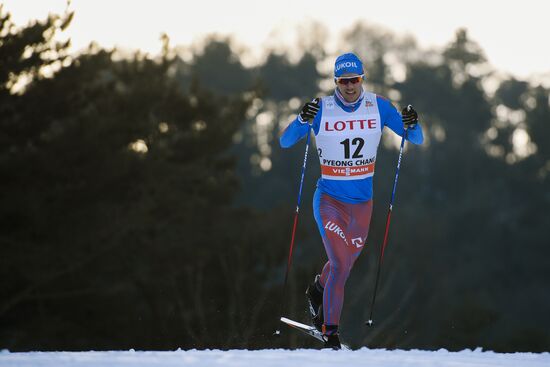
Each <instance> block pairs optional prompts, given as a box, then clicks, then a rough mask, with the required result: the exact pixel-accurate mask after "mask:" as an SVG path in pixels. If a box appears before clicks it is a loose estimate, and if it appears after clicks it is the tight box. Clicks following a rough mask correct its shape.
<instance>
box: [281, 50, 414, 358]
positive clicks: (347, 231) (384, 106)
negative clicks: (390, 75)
mask: <svg viewBox="0 0 550 367" xmlns="http://www.w3.org/2000/svg"><path fill="white" fill-rule="evenodd" d="M364 76H365V73H364V69H363V64H362V62H361V60H360V59H359V58H358V57H357V56H356V55H355V54H353V53H346V54H343V55H340V56H339V57H338V58H337V59H336V62H335V65H334V81H335V84H336V89H335V91H334V94H333V95H331V96H325V97H322V98H316V99H314V100H313V101H311V102H307V103H306V104H305V105H304V106H303V107H302V110H301V111H300V113H299V115H298V116H297V117H296V119H294V120H293V121H292V122H291V123H290V124H289V125H288V127H287V128H286V129H285V130H284V131H283V133H282V134H281V137H280V145H281V146H282V147H283V148H288V147H291V146H292V145H294V144H295V143H296V142H298V141H299V140H300V139H301V138H303V137H304V136H305V135H306V134H308V133H309V129H310V128H312V130H313V132H314V134H315V141H316V146H317V154H318V156H319V161H320V165H321V177H320V178H319V180H318V181H317V189H316V191H315V194H314V197H313V213H314V217H315V221H316V222H317V226H318V228H319V232H320V234H321V238H322V241H323V245H324V247H325V251H326V253H327V257H328V261H327V263H326V264H325V265H324V267H323V269H322V271H321V274H319V275H317V276H316V277H315V280H314V281H313V283H312V284H310V285H309V286H308V288H307V290H306V296H307V299H308V303H309V309H310V313H311V317H312V321H313V324H314V325H315V327H316V328H317V329H318V330H319V331H321V332H322V333H323V340H324V341H325V346H326V347H330V348H334V349H340V348H341V344H340V339H339V336H338V325H339V323H340V314H341V311H342V305H343V301H344V287H345V283H346V280H347V278H348V276H349V274H350V271H351V268H352V266H353V264H354V262H355V260H356V259H357V257H358V256H359V254H360V253H361V250H362V249H363V247H364V246H365V243H366V242H365V241H366V239H367V235H368V231H369V224H370V220H371V214H372V196H373V192H372V180H373V175H374V166H375V162H376V155H377V150H378V145H379V143H380V138H381V136H382V130H383V128H384V127H385V126H387V127H389V128H390V129H391V130H392V131H393V132H395V133H396V134H398V135H399V136H403V134H404V133H405V129H406V130H407V135H406V139H407V140H409V141H410V142H411V143H413V144H422V142H423V140H424V138H423V134H422V128H421V126H420V124H419V123H418V114H417V113H416V111H415V110H414V109H413V108H412V107H409V108H408V109H403V111H402V115H400V114H399V112H398V111H397V110H396V108H395V107H394V106H393V105H392V104H391V102H390V101H389V100H388V99H386V98H384V97H381V96H378V95H376V94H374V93H371V92H367V91H365V90H364V89H363V86H362V81H363V80H364Z"/></svg>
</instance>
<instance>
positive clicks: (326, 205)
mask: <svg viewBox="0 0 550 367" xmlns="http://www.w3.org/2000/svg"><path fill="white" fill-rule="evenodd" d="M313 213H314V216H315V220H316V222H317V226H318V227H319V232H320V233H321V238H322V239H323V244H324V246H325V251H326V253H327V257H328V261H327V263H326V264H325V266H324V267H323V271H322V272H321V279H320V283H321V286H323V287H324V289H325V291H324V294H323V314H324V323H325V325H339V323H340V314H341V313H342V305H343V303H344V287H345V284H346V280H347V279H348V276H349V274H350V271H351V268H352V267H353V264H354V262H355V260H356V259H357V257H358V256H359V254H360V253H361V250H362V249H363V247H364V246H365V241H366V240H367V235H368V232H369V225H370V220H371V215H372V200H369V201H367V202H364V203H357V204H350V203H344V202H341V201H339V200H337V199H334V198H333V197H331V196H329V195H327V194H323V193H320V192H319V190H317V191H316V192H315V195H314V197H313Z"/></svg>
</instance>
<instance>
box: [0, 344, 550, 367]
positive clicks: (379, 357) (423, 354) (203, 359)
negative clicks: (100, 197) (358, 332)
mask: <svg viewBox="0 0 550 367" xmlns="http://www.w3.org/2000/svg"><path fill="white" fill-rule="evenodd" d="M0 366H1V367H8V366H9V367H27V366H33V367H37V366H38V367H39V366H44V367H68V366H71V367H73V366H76V367H79V366H86V367H115V366H121V367H130V366H131V367H133V366H162V367H173V366H174V367H175V366H177V367H182V366H190V367H216V366H235V367H274V366H277V367H279V366H284V367H292V366H297V367H322V366H330V367H334V366H345V367H353V366H369V367H373V366H376V367H412V366H414V367H466V366H467V367H493V366H494V367H497V366H498V367H549V366H550V353H541V354H536V353H511V354H502V353H494V352H482V351H480V350H475V351H471V350H464V351H461V352H448V351H446V350H439V351H435V352H430V351H421V350H411V351H404V350H392V351H390V350H384V349H366V348H363V349H360V350H356V351H332V350H312V349H299V350H283V349H272V350H257V351H249V350H229V351H221V350H189V351H182V350H177V351H173V352H138V351H112V352H31V353H10V352H8V351H3V352H0Z"/></svg>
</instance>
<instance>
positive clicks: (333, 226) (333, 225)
mask: <svg viewBox="0 0 550 367" xmlns="http://www.w3.org/2000/svg"><path fill="white" fill-rule="evenodd" d="M325 229H328V230H329V231H331V232H334V233H336V234H337V235H338V236H340V237H341V238H342V239H343V240H344V242H345V243H346V245H347V244H348V240H347V239H346V235H345V234H344V231H342V228H340V226H339V225H338V224H336V223H332V222H331V221H330V220H329V221H328V222H327V224H326V225H325Z"/></svg>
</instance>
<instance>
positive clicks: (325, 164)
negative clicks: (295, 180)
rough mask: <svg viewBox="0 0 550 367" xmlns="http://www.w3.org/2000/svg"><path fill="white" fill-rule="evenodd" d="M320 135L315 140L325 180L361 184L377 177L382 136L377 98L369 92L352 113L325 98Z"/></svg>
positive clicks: (332, 100) (332, 98) (330, 99)
mask: <svg viewBox="0 0 550 367" xmlns="http://www.w3.org/2000/svg"><path fill="white" fill-rule="evenodd" d="M322 101H323V111H322V116H321V122H320V124H321V125H320V127H319V133H318V134H317V135H316V136H315V141H316V144H317V154H318V156H319V162H320V163H321V176H322V177H323V178H324V179H330V180H358V179H363V178H366V177H371V176H373V175H374V164H375V162H376V152H377V151H378V144H380V138H381V136H382V128H381V123H382V122H381V120H380V113H379V111H378V103H377V102H376V94H374V93H367V92H365V96H364V98H363V101H362V102H361V106H360V107H359V108H358V109H357V110H356V111H355V112H352V113H348V112H346V111H344V110H343V109H342V108H340V106H338V105H337V104H336V101H335V100H334V96H329V97H324V98H323V99H322Z"/></svg>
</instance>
